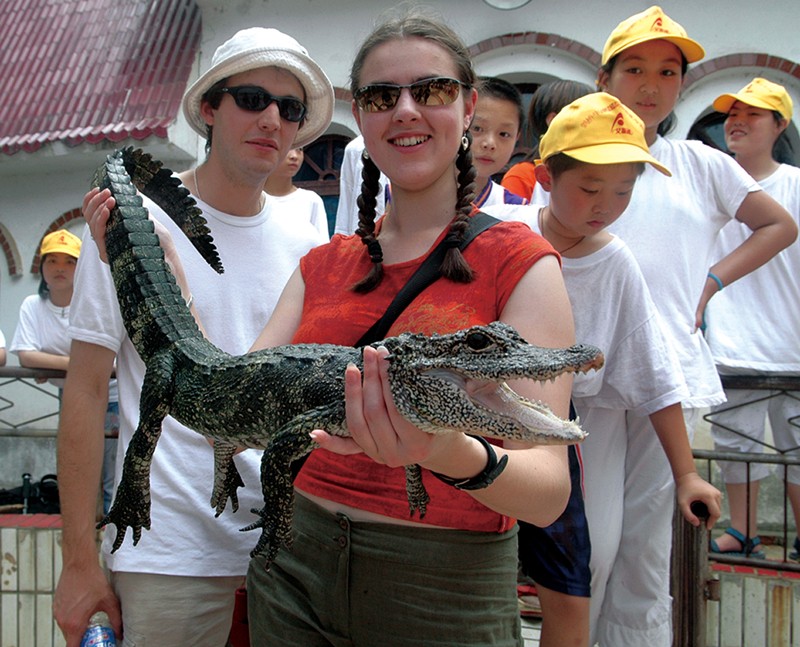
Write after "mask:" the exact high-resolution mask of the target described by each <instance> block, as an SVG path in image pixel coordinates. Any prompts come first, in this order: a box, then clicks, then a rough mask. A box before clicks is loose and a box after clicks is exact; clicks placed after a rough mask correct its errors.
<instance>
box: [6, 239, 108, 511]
mask: <svg viewBox="0 0 800 647" xmlns="http://www.w3.org/2000/svg"><path fill="white" fill-rule="evenodd" d="M80 253H81V240H80V238H78V237H77V236H75V235H74V234H72V233H70V232H69V231H67V230H66V229H59V230H58V231H54V232H51V233H49V234H47V235H46V236H45V237H44V238H43V239H42V243H41V246H40V248H39V267H40V272H41V277H42V278H41V281H40V283H39V292H38V294H32V295H30V296H28V297H26V298H25V300H24V301H23V302H22V305H21V306H20V310H19V322H18V324H17V329H16V330H15V332H14V338H13V339H12V340H11V344H10V346H9V350H10V351H11V352H12V353H14V354H15V355H17V357H19V363H20V365H21V366H24V367H25V368H45V369H52V370H57V371H66V370H68V369H69V351H70V344H71V340H70V338H69V336H68V334H67V327H68V325H69V308H70V303H71V302H72V293H73V283H74V277H75V268H76V266H77V263H78V257H79V256H80ZM50 382H51V383H52V384H54V385H55V386H57V387H59V389H60V388H61V387H62V386H63V384H64V380H63V379H61V378H58V379H52V380H50ZM116 391H117V388H116V380H111V381H110V383H109V404H108V410H107V411H106V424H105V433H106V438H105V446H104V454H103V509H104V511H105V512H107V511H108V509H109V508H110V506H111V499H112V497H113V488H114V464H115V457H116V452H117V436H118V435H119V408H118V407H119V405H118V402H117V392H116Z"/></svg>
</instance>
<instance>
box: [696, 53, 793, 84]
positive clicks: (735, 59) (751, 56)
mask: <svg viewBox="0 0 800 647" xmlns="http://www.w3.org/2000/svg"><path fill="white" fill-rule="evenodd" d="M736 67H753V68H761V69H765V70H775V71H776V72H781V73H782V74H788V75H789V76H793V77H794V78H796V79H800V64H798V63H795V62H794V61H790V60H789V59H786V58H781V57H780V56H770V55H769V54H758V53H754V52H749V53H748V52H740V53H738V54H726V55H725V56H719V57H717V58H711V59H709V60H707V61H703V62H702V63H698V64H697V65H695V66H694V67H692V69H690V70H689V71H688V72H687V74H686V82H685V83H684V86H683V87H684V90H685V89H686V88H688V87H689V86H690V85H692V83H695V82H697V81H698V80H700V79H702V78H703V77H705V76H708V75H709V74H713V73H714V72H721V71H722V70H727V69H731V68H736Z"/></svg>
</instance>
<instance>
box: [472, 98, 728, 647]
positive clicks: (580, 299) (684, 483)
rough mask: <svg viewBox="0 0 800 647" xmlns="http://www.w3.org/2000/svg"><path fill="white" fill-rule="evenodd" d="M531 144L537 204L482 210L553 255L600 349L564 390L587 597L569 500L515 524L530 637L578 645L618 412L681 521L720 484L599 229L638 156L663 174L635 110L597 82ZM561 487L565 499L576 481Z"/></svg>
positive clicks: (614, 538)
mask: <svg viewBox="0 0 800 647" xmlns="http://www.w3.org/2000/svg"><path fill="white" fill-rule="evenodd" d="M540 154H541V158H542V163H541V164H540V165H538V166H537V167H536V180H537V184H538V185H540V186H541V187H542V188H543V189H544V190H546V191H548V192H549V194H550V203H549V205H547V206H544V207H538V206H531V207H520V208H516V209H512V208H506V209H505V210H504V211H503V212H502V213H501V212H498V211H494V210H492V209H489V210H488V211H489V212H490V213H492V214H493V215H496V216H501V217H503V218H506V219H515V220H524V221H525V222H527V223H528V225H529V226H530V227H531V228H532V229H533V230H534V231H537V232H538V233H541V234H542V235H543V236H544V237H545V238H546V239H547V240H548V241H549V242H550V243H551V244H552V245H553V246H554V247H555V249H556V251H558V252H559V253H560V254H561V256H562V266H563V273H564V280H565V283H566V286H567V292H568V294H569V298H570V303H571V304H572V309H573V316H574V318H575V332H576V339H578V340H580V341H581V342H583V343H590V344H594V345H596V346H598V347H599V348H601V349H602V350H603V351H604V353H605V357H606V363H605V366H604V367H603V369H601V370H600V371H597V372H595V373H593V374H591V375H581V376H576V379H575V382H574V386H573V392H572V401H573V406H574V408H575V411H576V413H577V415H578V417H579V418H580V420H581V425H582V426H583V428H584V429H585V430H586V431H588V434H589V435H588V437H587V439H586V440H585V441H584V442H583V444H582V445H581V453H582V456H583V470H584V485H585V487H584V506H585V514H586V520H587V521H588V531H589V537H590V538H591V562H590V571H591V597H589V593H588V590H587V588H586V587H587V585H588V579H589V578H588V576H587V574H586V572H587V571H588V570H589V569H587V568H585V563H584V562H585V561H586V560H588V559H589V554H588V551H587V550H585V549H583V548H577V549H576V546H578V547H580V546H582V545H583V543H584V542H582V541H580V539H581V537H582V535H583V533H584V532H585V524H583V523H581V519H580V515H581V512H582V510H581V507H580V504H579V502H574V501H572V500H571V503H570V506H569V507H568V508H567V512H566V513H565V515H564V516H563V517H562V519H560V520H559V521H557V522H556V524H554V526H550V527H548V528H545V529H538V528H535V527H532V526H522V525H521V528H520V547H521V550H525V551H527V552H528V553H530V554H529V555H524V554H521V561H522V563H523V568H524V567H525V566H526V565H530V566H531V568H532V570H533V572H532V573H531V575H532V576H533V578H534V579H535V580H536V583H537V591H538V594H539V598H540V601H541V602H542V613H543V618H544V622H543V625H542V645H545V644H547V645H556V644H566V642H567V640H566V637H567V636H571V637H573V639H574V640H575V642H574V644H583V645H586V644H594V629H595V626H596V623H597V619H598V617H599V613H600V609H601V606H602V604H603V600H604V593H605V585H606V583H607V581H608V578H609V576H610V572H609V569H610V567H611V565H612V564H613V563H614V557H615V555H616V553H617V550H618V548H619V541H620V538H621V532H622V526H623V521H624V510H625V488H624V484H625V481H626V478H627V477H628V475H629V474H630V473H631V472H632V471H634V470H637V469H640V468H639V466H638V465H636V464H632V463H630V462H629V461H627V460H626V456H627V455H628V453H629V447H628V443H629V439H628V436H627V434H626V424H625V420H626V416H627V414H628V413H629V412H636V413H637V414H639V415H646V416H649V417H650V420H651V421H652V423H653V426H654V428H655V433H656V434H657V435H658V438H659V440H660V442H661V446H662V447H663V450H664V453H665V454H666V455H667V458H668V460H669V462H670V465H671V467H672V473H673V477H674V479H675V483H676V485H677V489H678V503H679V505H680V508H681V511H682V512H683V514H684V516H685V517H686V519H687V520H689V522H691V523H692V524H694V525H698V524H699V523H700V520H699V519H698V518H697V517H696V516H695V514H694V513H693V512H692V511H691V509H690V505H691V504H692V503H693V502H694V501H702V502H704V503H705V504H706V505H707V507H708V509H709V512H710V517H709V520H708V522H707V525H708V527H709V528H710V527H711V526H712V525H713V523H714V522H715V521H716V519H717V518H718V517H719V505H720V499H721V494H720V493H719V491H718V490H717V489H716V488H714V487H713V486H712V485H710V484H708V483H707V482H706V481H704V480H703V479H701V478H700V476H699V475H698V474H697V471H696V469H695V465H694V460H693V458H692V451H691V447H690V446H689V440H688V436H687V433H686V428H685V425H684V420H683V415H682V413H681V404H680V403H681V399H682V398H684V397H685V396H686V394H687V390H686V386H685V383H684V381H683V377H682V375H681V371H680V366H679V364H678V361H677V358H676V357H675V355H674V353H673V352H672V350H671V348H670V345H669V342H668V340H667V339H666V337H665V336H664V333H663V331H662V328H661V321H660V317H659V315H658V313H657V311H656V308H655V305H654V304H653V301H652V299H651V297H650V293H649V291H648V289H647V286H646V284H645V281H644V278H643V277H642V274H641V271H640V270H639V266H638V264H637V263H636V261H635V259H634V258H633V255H632V253H631V252H630V250H629V249H628V248H627V246H626V245H625V243H623V242H622V240H620V239H619V238H617V237H616V236H614V235H613V234H610V233H608V232H607V231H606V230H605V228H606V227H607V226H609V225H610V224H611V223H613V222H614V221H615V220H616V219H617V218H619V216H620V215H621V214H622V212H623V211H624V210H625V208H626V207H627V206H628V203H629V201H630V199H631V194H632V192H633V190H634V185H635V183H636V180H637V178H638V176H639V175H640V174H641V173H642V171H643V170H644V165H645V163H647V164H649V165H650V166H652V167H653V168H655V169H656V170H657V171H660V172H661V173H663V174H665V175H669V171H668V170H667V169H666V168H665V167H664V166H662V165H661V164H660V163H659V162H658V161H656V160H655V158H653V157H652V156H651V155H650V154H649V151H648V148H647V144H646V143H645V139H644V125H643V123H642V121H641V120H640V119H639V118H638V117H637V116H636V115H635V114H634V113H633V112H632V111H630V110H629V109H628V108H627V107H626V106H624V105H623V104H622V103H620V101H619V100H618V99H617V98H616V97H613V96H611V95H609V94H606V93H594V94H589V95H587V96H584V97H582V98H580V99H578V100H576V101H574V102H573V103H571V104H569V105H568V106H567V107H565V108H564V109H563V110H562V111H561V112H559V114H558V115H557V116H556V117H555V118H554V119H553V121H552V122H551V124H550V127H549V129H548V131H547V133H546V134H545V135H544V137H543V138H542V140H541V142H540ZM573 494H574V495H575V496H574V497H573V499H574V498H576V497H577V496H578V495H579V494H580V490H579V489H578V492H575V491H573ZM573 502H574V503H575V505H574V506H573ZM553 564H555V565H556V566H553ZM567 565H569V566H567ZM537 577H538V578H539V579H537ZM580 578H583V581H581V579H580ZM541 579H545V581H546V584H544V585H543V584H542V582H541V581H540V580H541ZM554 625H555V626H554ZM590 634H591V636H592V638H591V641H590V640H589V635H590ZM559 641H563V642H562V643H559ZM570 644H573V643H570Z"/></svg>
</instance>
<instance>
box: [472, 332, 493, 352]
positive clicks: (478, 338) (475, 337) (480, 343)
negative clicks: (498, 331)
mask: <svg viewBox="0 0 800 647" xmlns="http://www.w3.org/2000/svg"><path fill="white" fill-rule="evenodd" d="M491 343H492V340H491V338H490V337H489V336H488V335H486V334H484V333H482V332H471V333H470V334H469V335H467V345H468V346H469V347H470V348H471V349H472V350H483V349H484V348H487V347H488V346H489V345H490V344H491Z"/></svg>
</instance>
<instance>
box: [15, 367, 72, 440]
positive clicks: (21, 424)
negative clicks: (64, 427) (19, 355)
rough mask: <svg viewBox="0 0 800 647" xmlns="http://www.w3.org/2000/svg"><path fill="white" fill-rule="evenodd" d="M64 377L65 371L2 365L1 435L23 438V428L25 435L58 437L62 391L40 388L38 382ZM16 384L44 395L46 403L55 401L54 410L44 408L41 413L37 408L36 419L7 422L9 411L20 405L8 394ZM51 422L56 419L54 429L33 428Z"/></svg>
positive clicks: (48, 427) (24, 418) (49, 427)
mask: <svg viewBox="0 0 800 647" xmlns="http://www.w3.org/2000/svg"><path fill="white" fill-rule="evenodd" d="M65 375H66V373H65V372H64V371H54V370H50V369H30V368H22V367H19V366H0V436H17V435H20V431H21V430H22V429H24V434H25V435H26V436H55V433H56V427H57V426H58V413H59V410H60V407H61V397H60V391H59V392H55V393H54V392H53V391H52V389H47V388H45V387H43V386H40V384H39V383H40V382H43V381H45V380H48V379H52V378H63V377H64V376H65ZM17 385H19V386H21V387H22V388H24V389H26V390H32V391H34V392H35V394H40V395H42V396H44V398H43V399H44V401H45V402H53V409H52V410H50V409H49V407H42V408H44V410H45V413H41V409H38V410H37V413H36V414H35V415H34V416H33V417H29V416H28V417H23V418H21V419H19V420H16V421H12V420H9V419H7V417H5V416H7V412H9V411H10V410H11V409H14V407H16V406H17V402H16V401H15V400H14V399H12V398H13V397H14V396H12V395H9V394H8V391H9V389H10V387H11V386H17ZM18 399H19V398H18V397H17V400H18ZM51 419H53V424H52V426H47V427H44V428H43V427H41V426H34V425H36V423H41V422H42V421H45V420H51Z"/></svg>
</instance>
